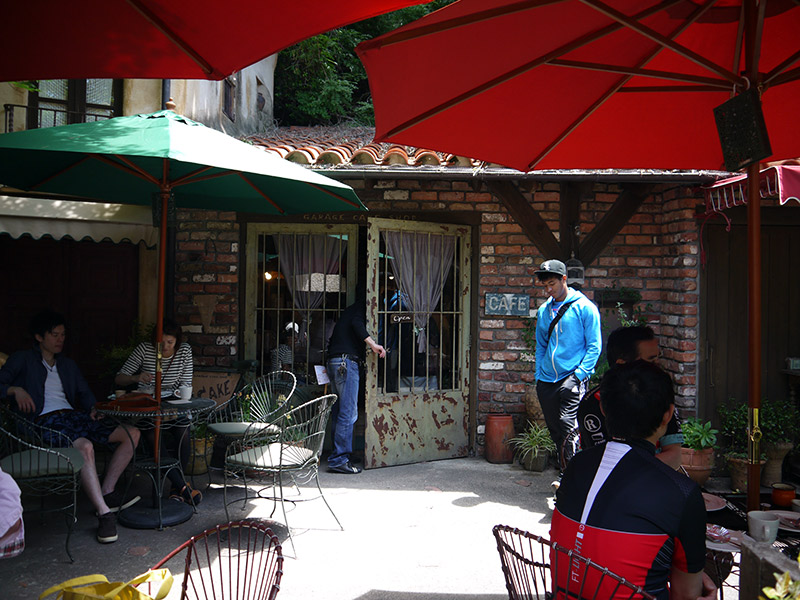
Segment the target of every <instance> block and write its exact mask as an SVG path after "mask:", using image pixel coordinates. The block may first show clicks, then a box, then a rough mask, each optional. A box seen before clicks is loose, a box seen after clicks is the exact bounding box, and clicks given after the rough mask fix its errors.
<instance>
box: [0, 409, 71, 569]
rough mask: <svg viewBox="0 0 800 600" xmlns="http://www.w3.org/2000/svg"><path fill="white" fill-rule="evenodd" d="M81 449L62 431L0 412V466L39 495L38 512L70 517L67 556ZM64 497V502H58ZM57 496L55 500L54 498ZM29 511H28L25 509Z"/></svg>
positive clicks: (25, 489)
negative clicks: (56, 513)
mask: <svg viewBox="0 0 800 600" xmlns="http://www.w3.org/2000/svg"><path fill="white" fill-rule="evenodd" d="M83 463H84V460H83V456H82V455H81V453H80V450H78V449H77V448H73V447H72V442H71V441H70V439H69V438H68V437H67V436H66V435H64V434H63V433H61V432H59V431H55V430H53V429H48V428H46V427H41V426H40V425H36V424H35V423H34V422H32V421H29V420H28V419H25V418H24V417H21V416H17V415H14V414H13V413H11V412H10V411H3V412H2V413H0V468H2V469H3V471H5V472H6V473H8V474H9V475H11V476H12V477H13V478H14V480H15V481H16V482H17V485H19V487H20V489H21V490H22V493H23V497H24V496H25V495H26V494H30V495H32V496H35V497H38V499H39V509H38V510H39V511H41V512H42V513H43V514H44V513H46V512H56V511H60V512H63V513H64V515H65V517H66V520H67V540H66V543H65V546H66V550H67V556H69V559H70V561H71V562H75V559H74V558H73V557H72V553H71V552H70V550H69V540H70V536H71V535H72V529H73V527H74V525H75V522H76V521H77V517H76V507H77V496H78V488H79V487H80V472H81V468H82V467H83ZM58 498H63V502H58V501H57V499H58ZM54 499H55V500H54ZM26 512H27V511H26Z"/></svg>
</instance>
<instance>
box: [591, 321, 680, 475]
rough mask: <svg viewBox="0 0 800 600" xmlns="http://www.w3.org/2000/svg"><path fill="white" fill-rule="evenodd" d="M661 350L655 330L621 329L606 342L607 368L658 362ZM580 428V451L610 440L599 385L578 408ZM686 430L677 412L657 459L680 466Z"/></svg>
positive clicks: (644, 328) (658, 450)
mask: <svg viewBox="0 0 800 600" xmlns="http://www.w3.org/2000/svg"><path fill="white" fill-rule="evenodd" d="M659 354H660V351H659V348H658V340H657V339H656V336H655V334H654V333H653V330H652V329H650V328H649V327H646V326H643V325H634V326H630V327H618V328H617V329H615V330H614V331H612V332H611V335H609V336H608V341H607V342H606V358H607V359H608V366H609V367H610V368H612V369H613V368H614V367H615V366H617V365H623V364H625V363H629V362H633V361H634V360H645V361H647V362H652V363H654V362H656V361H657V360H658V357H659ZM578 427H579V429H580V433H581V437H580V440H581V449H582V450H583V449H586V448H588V447H590V446H596V445H597V444H602V443H603V442H605V441H606V440H608V432H607V431H606V425H605V417H604V416H603V413H602V411H601V410H600V386H597V387H594V388H592V389H591V390H589V391H588V392H586V395H585V396H584V397H583V399H582V400H581V403H580V405H579V406H578ZM682 445H683V431H682V430H681V424H680V421H679V420H678V415H677V413H676V414H675V415H673V417H672V419H670V422H669V425H668V426H667V431H666V433H665V434H664V435H663V437H662V438H661V439H660V440H658V442H657V443H656V456H657V457H658V459H659V460H661V461H662V462H664V463H666V464H668V465H669V466H671V467H672V468H673V469H677V468H678V467H679V466H680V464H681V446H682Z"/></svg>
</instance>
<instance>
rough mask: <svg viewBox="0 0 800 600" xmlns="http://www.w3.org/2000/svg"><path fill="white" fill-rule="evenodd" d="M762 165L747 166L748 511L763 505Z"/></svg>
mask: <svg viewBox="0 0 800 600" xmlns="http://www.w3.org/2000/svg"><path fill="white" fill-rule="evenodd" d="M758 171H759V170H758V163H755V164H752V165H749V166H748V167H747V248H748V252H747V273H748V280H747V285H748V291H747V301H748V302H747V310H748V388H747V402H748V406H749V413H748V415H749V418H748V431H747V434H748V443H747V455H748V459H749V460H748V465H747V510H758V508H759V504H760V503H761V498H760V494H761V462H760V457H761V451H760V449H759V442H760V441H761V427H760V426H759V414H758V413H759V410H760V409H761V192H760V190H759V180H758V176H759V175H758Z"/></svg>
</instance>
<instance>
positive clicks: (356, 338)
mask: <svg viewBox="0 0 800 600" xmlns="http://www.w3.org/2000/svg"><path fill="white" fill-rule="evenodd" d="M368 337H369V333H368V332H367V304H366V302H364V301H363V300H362V301H358V300H356V301H355V302H353V304H351V305H350V306H348V307H347V308H345V309H344V312H342V314H341V315H340V316H339V320H338V321H336V326H335V327H334V328H333V333H332V334H331V339H330V340H329V341H328V358H331V357H334V356H338V355H340V354H351V355H353V356H357V357H359V358H360V359H362V360H363V358H364V356H365V355H366V346H365V345H364V340H365V339H367V338H368Z"/></svg>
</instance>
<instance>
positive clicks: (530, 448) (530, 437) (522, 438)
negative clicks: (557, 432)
mask: <svg viewBox="0 0 800 600" xmlns="http://www.w3.org/2000/svg"><path fill="white" fill-rule="evenodd" d="M508 443H509V444H510V445H511V447H512V448H514V451H515V453H516V455H517V458H518V459H519V462H520V464H521V465H522V466H523V467H525V468H526V469H527V470H528V471H544V468H545V467H546V466H547V459H548V457H549V456H550V453H551V452H555V451H556V445H555V444H554V443H553V440H552V438H551V437H550V431H549V430H548V429H547V427H546V426H545V425H540V424H539V423H535V422H530V421H529V422H528V428H527V429H526V430H525V431H523V432H522V433H521V434H519V435H518V436H515V437H513V438H511V439H510V440H508Z"/></svg>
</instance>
